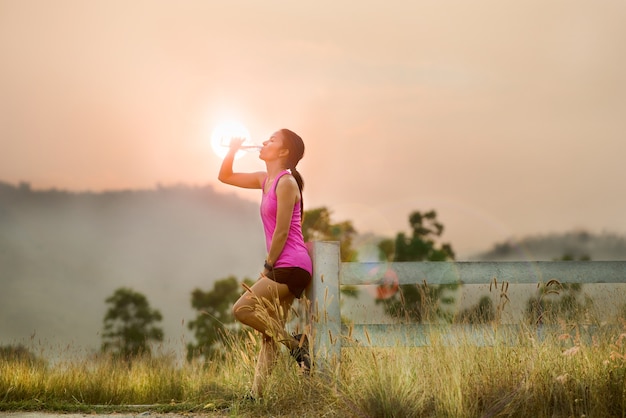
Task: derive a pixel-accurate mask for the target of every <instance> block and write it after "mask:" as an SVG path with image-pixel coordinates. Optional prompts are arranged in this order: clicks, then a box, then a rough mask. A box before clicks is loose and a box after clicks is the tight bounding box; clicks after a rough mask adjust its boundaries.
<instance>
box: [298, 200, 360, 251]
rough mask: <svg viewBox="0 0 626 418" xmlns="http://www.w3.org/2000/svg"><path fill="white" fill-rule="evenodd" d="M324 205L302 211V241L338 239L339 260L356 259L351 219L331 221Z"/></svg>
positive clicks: (354, 231)
mask: <svg viewBox="0 0 626 418" xmlns="http://www.w3.org/2000/svg"><path fill="white" fill-rule="evenodd" d="M330 215H331V213H330V211H329V210H328V208H326V207H320V208H316V209H311V210H307V211H305V212H304V219H303V222H302V234H303V235H304V241H305V242H308V241H339V248H340V251H341V261H356V258H357V252H356V251H355V250H354V249H353V248H352V239H353V238H354V236H355V235H356V230H355V229H354V226H352V222H351V221H343V222H339V223H332V222H331V220H330Z"/></svg>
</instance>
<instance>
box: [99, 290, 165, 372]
mask: <svg viewBox="0 0 626 418" xmlns="http://www.w3.org/2000/svg"><path fill="white" fill-rule="evenodd" d="M105 302H106V303H107V304H108V305H109V309H108V310H107V312H106V315H105V316H104V332H103V333H102V340H103V343H102V351H103V352H108V353H112V354H114V355H115V356H119V357H121V358H123V359H125V360H132V358H133V357H135V356H138V355H150V353H151V350H150V344H151V343H152V342H160V341H163V330H162V329H161V328H160V327H158V326H156V325H155V323H157V322H160V321H161V320H162V319H163V317H162V316H161V313H160V312H159V311H158V310H156V309H152V308H151V307H150V303H149V302H148V299H147V298H146V297H145V296H144V295H143V294H141V293H138V292H135V291H133V290H131V289H128V288H119V289H117V290H116V291H115V293H113V295H111V296H109V297H108V298H107V299H106V301H105Z"/></svg>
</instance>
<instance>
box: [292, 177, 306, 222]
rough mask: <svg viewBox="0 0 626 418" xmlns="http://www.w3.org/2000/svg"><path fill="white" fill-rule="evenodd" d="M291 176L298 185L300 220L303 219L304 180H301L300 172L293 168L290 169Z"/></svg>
mask: <svg viewBox="0 0 626 418" xmlns="http://www.w3.org/2000/svg"><path fill="white" fill-rule="evenodd" d="M289 170H291V175H292V176H293V178H295V179H296V183H298V189H300V218H301V219H302V218H304V197H303V195H302V189H304V180H303V179H302V175H300V172H298V170H296V168H295V167H292V168H290V169H289Z"/></svg>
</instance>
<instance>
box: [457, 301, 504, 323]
mask: <svg viewBox="0 0 626 418" xmlns="http://www.w3.org/2000/svg"><path fill="white" fill-rule="evenodd" d="M495 319H496V310H495V308H494V306H493V301H492V300H491V298H490V297H489V296H482V297H481V298H480V300H479V301H478V303H477V304H476V305H474V306H470V307H469V308H467V309H464V310H463V311H461V312H460V313H459V314H458V315H456V316H455V318H454V321H455V322H457V323H462V324H487V323H490V322H493V321H494V320H495Z"/></svg>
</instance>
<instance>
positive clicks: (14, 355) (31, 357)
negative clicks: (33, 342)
mask: <svg viewBox="0 0 626 418" xmlns="http://www.w3.org/2000/svg"><path fill="white" fill-rule="evenodd" d="M0 360H4V361H7V362H17V363H28V364H31V365H37V366H45V365H46V363H45V361H44V360H42V359H40V358H39V357H37V356H36V355H35V354H34V353H33V352H32V351H30V350H29V349H28V348H26V347H24V346H23V345H22V344H18V345H3V346H0Z"/></svg>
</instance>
